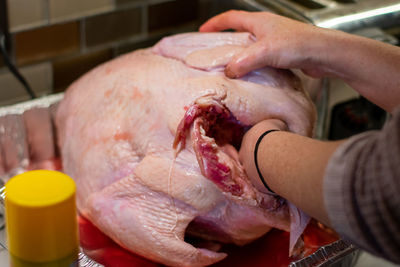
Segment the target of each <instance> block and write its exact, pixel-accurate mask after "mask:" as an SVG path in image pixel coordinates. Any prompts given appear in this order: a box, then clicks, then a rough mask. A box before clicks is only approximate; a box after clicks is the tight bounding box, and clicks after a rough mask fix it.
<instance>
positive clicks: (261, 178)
mask: <svg viewBox="0 0 400 267" xmlns="http://www.w3.org/2000/svg"><path fill="white" fill-rule="evenodd" d="M276 131H279V130H278V129H271V130H267V131H265V132H264V133H263V134H261V135H260V137H258V139H257V141H256V144H255V147H254V164H255V167H256V171H257V174H258V178H259V181H258V182H257V183H256V184H255V185H256V188H257V189H258V190H259V191H261V192H265V193H269V194H274V195H275V192H274V191H273V190H272V189H271V188H270V187H269V185H268V184H267V182H266V181H265V178H264V176H263V175H262V173H261V171H260V167H259V164H258V149H259V147H260V144H261V142H262V140H263V139H264V138H265V137H266V136H267V135H268V134H270V133H272V132H276ZM260 181H261V183H262V186H263V187H262V186H261V184H260V183H259V182H260Z"/></svg>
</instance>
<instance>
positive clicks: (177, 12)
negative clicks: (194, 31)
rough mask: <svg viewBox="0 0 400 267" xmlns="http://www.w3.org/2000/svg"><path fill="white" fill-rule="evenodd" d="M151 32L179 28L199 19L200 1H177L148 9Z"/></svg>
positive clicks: (151, 6)
mask: <svg viewBox="0 0 400 267" xmlns="http://www.w3.org/2000/svg"><path fill="white" fill-rule="evenodd" d="M148 18H149V20H148V30H149V32H151V31H155V30H160V29H163V28H168V27H173V26H178V25H180V24H183V23H188V22H193V21H196V20H197V19H198V1H196V0H177V1H171V2H166V3H161V4H155V5H150V6H149V7H148Z"/></svg>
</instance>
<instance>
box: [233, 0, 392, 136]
mask: <svg viewBox="0 0 400 267" xmlns="http://www.w3.org/2000/svg"><path fill="white" fill-rule="evenodd" d="M236 3H237V4H238V5H239V6H241V7H242V8H244V9H247V10H251V11H271V12H274V13H278V14H281V15H284V16H287V17H291V18H294V19H297V20H300V21H303V22H307V23H311V24H314V25H316V26H319V27H324V28H332V29H338V30H343V31H346V32H350V33H353V34H358V35H361V36H364V37H368V38H373V39H375V40H378V41H382V42H386V43H389V44H393V45H398V44H399V42H398V40H399V37H400V1H397V0H379V1H378V0H236ZM319 105H320V106H319V119H320V121H319V125H318V129H317V137H319V138H322V139H330V140H337V139H342V138H346V137H349V136H352V135H354V134H357V133H360V132H363V131H366V130H372V129H380V128H381V127H382V126H383V124H384V122H385V121H386V118H387V114H386V112H384V111H383V110H382V109H380V108H379V107H377V106H376V105H374V104H372V103H371V102H369V101H368V100H366V99H365V98H363V97H360V96H359V95H358V93H357V92H355V91H354V90H352V89H351V88H350V87H349V86H347V85H346V84H344V83H343V82H342V81H340V80H338V79H329V80H326V81H324V88H323V90H322V92H321V95H320V98H319Z"/></svg>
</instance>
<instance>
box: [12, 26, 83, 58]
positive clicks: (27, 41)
mask: <svg viewBox="0 0 400 267" xmlns="http://www.w3.org/2000/svg"><path fill="white" fill-rule="evenodd" d="M79 38H80V33H79V22H70V23H66V24H56V25H52V26H49V27H43V28H38V29H34V30H31V31H25V32H21V33H17V34H16V35H15V55H16V59H17V62H18V64H19V65H22V64H26V63H32V62H34V61H40V60H44V59H50V58H52V57H55V56H59V55H63V54H66V53H71V52H77V51H79V46H80V39H79Z"/></svg>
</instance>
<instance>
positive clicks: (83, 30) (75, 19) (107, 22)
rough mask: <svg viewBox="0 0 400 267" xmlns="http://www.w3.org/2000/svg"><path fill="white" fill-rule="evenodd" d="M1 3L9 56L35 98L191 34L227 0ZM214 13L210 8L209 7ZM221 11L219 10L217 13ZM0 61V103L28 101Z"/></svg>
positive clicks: (29, 0)
mask: <svg viewBox="0 0 400 267" xmlns="http://www.w3.org/2000/svg"><path fill="white" fill-rule="evenodd" d="M0 1H6V4H7V11H8V24H9V32H10V36H11V40H10V41H11V42H10V43H11V51H10V55H9V56H10V57H11V59H12V61H13V62H14V63H15V64H16V65H17V66H18V68H19V69H20V71H21V72H22V74H23V75H24V76H25V78H26V79H27V80H28V82H29V83H30V85H31V87H32V88H33V90H34V91H36V92H38V93H39V94H43V93H45V94H48V93H53V92H60V91H63V90H65V88H66V87H67V86H68V85H69V84H71V82H73V81H74V80H75V79H77V78H78V77H79V76H81V75H82V74H84V73H85V72H87V71H88V70H90V69H91V68H93V67H95V66H96V65H98V64H100V63H102V62H104V61H107V60H109V59H111V58H113V57H116V56H118V55H120V54H122V53H127V52H129V51H132V50H134V49H138V48H143V47H148V46H151V45H153V44H154V43H155V42H157V41H158V40H159V39H160V38H162V37H163V36H165V35H170V34H173V33H178V32H183V31H195V30H197V28H198V26H199V25H200V23H201V22H203V21H204V19H205V18H206V17H208V16H211V15H212V14H215V13H216V11H215V7H217V8H218V6H220V5H221V3H225V4H224V5H225V6H226V5H227V4H226V3H230V2H233V1H229V0H0ZM212 8H213V9H214V10H211V9H212ZM221 11H222V10H221ZM27 98H28V96H27V95H26V94H25V95H24V91H23V88H22V86H21V85H20V84H19V83H18V82H17V80H16V79H15V78H14V77H13V76H12V75H11V74H10V72H9V71H8V69H7V68H6V67H5V65H4V63H3V60H2V58H1V57H0V105H4V104H10V103H15V102H18V101H21V100H25V99H27Z"/></svg>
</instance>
